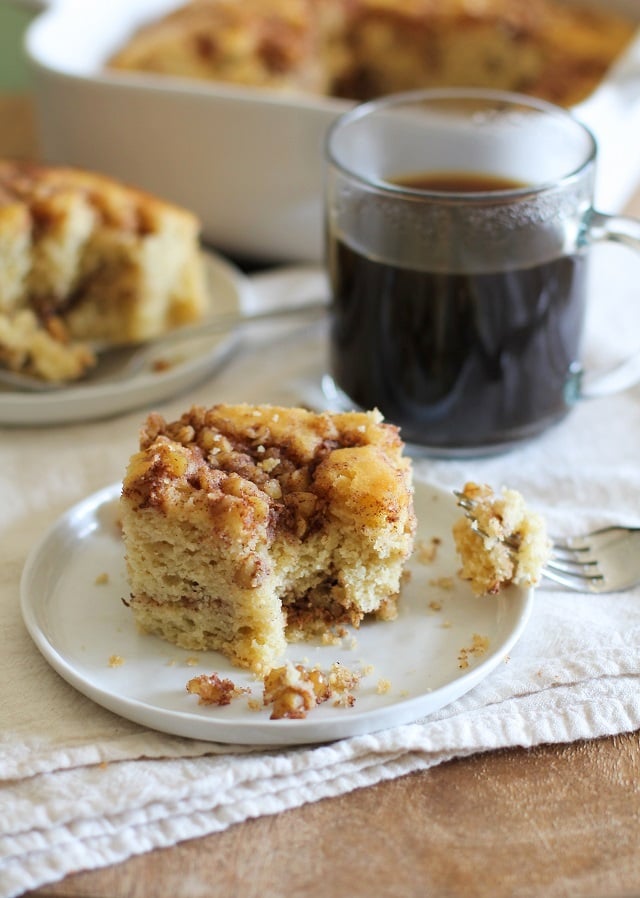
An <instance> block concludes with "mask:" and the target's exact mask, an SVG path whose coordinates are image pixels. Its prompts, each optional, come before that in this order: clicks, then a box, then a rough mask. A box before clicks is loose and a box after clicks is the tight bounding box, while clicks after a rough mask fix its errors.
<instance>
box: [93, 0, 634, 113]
mask: <svg viewBox="0 0 640 898" xmlns="http://www.w3.org/2000/svg"><path fill="white" fill-rule="evenodd" d="M636 29H637V23H634V22H631V21H628V20H626V19H624V18H621V17H620V16H618V15H616V14H615V13H614V12H612V11H611V10H609V9H606V8H605V7H604V5H602V6H600V7H599V8H596V7H595V6H594V5H593V4H588V3H580V4H577V3H570V2H567V0H564V2H563V0H322V2H319V0H191V2H187V3H183V4H180V5H179V7H178V8H177V9H176V10H174V11H172V12H171V13H169V14H168V15H167V16H165V17H162V18H160V19H158V20H156V21H151V22H148V23H147V24H146V25H144V26H143V27H142V28H141V29H140V30H139V31H138V32H137V33H135V34H133V35H132V36H131V37H130V39H129V41H128V42H127V43H126V45H125V46H123V47H122V48H121V49H120V50H119V51H118V52H117V53H116V54H115V55H114V56H113V58H112V59H111V60H110V61H109V66H110V67H111V68H114V69H122V70H134V71H146V72H156V73H164V74H173V75H179V76H184V77H197V78H205V79H209V80H214V81H221V82H230V83H235V84H242V85H248V86H254V87H269V88H274V89H277V90H286V91H298V92H299V91H307V92H312V93H316V94H326V95H330V96H336V97H343V98H348V99H355V100H367V99H370V98H372V97H375V96H379V95H382V94H388V93H392V92H396V91H404V90H412V89H415V88H420V87H443V86H464V87H490V88H497V89H503V90H511V91H519V92H523V93H528V94H531V95H535V96H539V97H542V98H545V99H548V100H551V101H553V102H556V103H559V104H560V105H564V106H571V105H574V104H576V103H578V102H579V101H581V100H583V99H584V98H585V97H586V96H588V95H589V94H590V93H591V92H592V91H593V89H594V88H595V87H596V86H597V84H598V83H599V82H600V81H601V79H602V78H603V77H604V75H605V73H606V72H607V70H608V69H609V68H610V66H611V65H612V63H613V62H614V60H616V59H617V58H618V57H619V56H620V54H621V53H622V51H623V50H624V48H625V47H626V46H627V45H628V44H629V42H630V41H631V39H632V37H633V36H634V34H635V32H636Z"/></svg>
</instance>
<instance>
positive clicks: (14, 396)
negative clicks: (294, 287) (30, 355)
mask: <svg viewBox="0 0 640 898" xmlns="http://www.w3.org/2000/svg"><path fill="white" fill-rule="evenodd" d="M203 257H204V260H205V266H206V274H207V279H208V286H209V293H210V296H211V315H212V316H215V315H225V314H227V313H232V312H240V311H246V310H247V307H248V306H249V305H250V304H251V302H250V299H249V296H250V292H251V285H250V282H249V280H248V278H246V277H245V276H244V275H243V274H242V273H241V272H240V271H239V270H238V269H237V268H235V267H234V266H233V265H231V263H229V262H227V261H226V260H225V259H223V258H222V257H221V256H218V255H216V254H215V253H212V252H209V251H207V252H204V253H203ZM238 339H239V337H238V334H237V333H230V334H225V335H221V336H208V337H203V338H199V339H190V340H188V341H185V342H184V343H180V344H179V345H178V346H177V347H175V348H172V349H171V350H168V349H166V348H165V349H160V350H159V351H158V356H159V357H160V358H162V359H163V360H164V361H168V362H169V367H167V368H165V369H164V370H159V371H154V370H152V369H151V367H150V366H147V367H145V368H143V369H142V370H141V371H140V372H139V373H138V374H136V375H135V376H134V377H131V378H129V379H127V380H117V379H115V380H108V377H109V376H110V375H113V374H116V375H117V369H116V370H114V371H107V370H106V369H105V375H104V380H103V381H101V380H100V379H99V378H98V377H96V378H94V379H93V380H88V381H87V382H85V383H82V384H76V385H74V386H70V387H66V388H64V389H61V390H56V391H50V392H43V393H26V392H20V391H16V390H11V389H9V388H3V387H0V424H9V425H23V426H24V425H26V426H42V425H47V424H68V423H71V422H74V421H87V420H91V419H94V420H95V419H97V418H106V417H108V416H109V415H115V414H122V413H124V412H128V411H131V410H133V409H135V408H140V407H141V406H143V405H150V404H153V403H154V402H160V401H162V400H165V399H168V398H170V397H171V396H173V395H175V394H177V393H179V392H181V391H182V390H184V389H186V388H187V387H189V386H191V385H192V384H194V383H197V382H198V381H200V380H202V379H204V377H206V376H207V375H208V374H211V373H213V371H215V370H216V368H217V367H219V366H220V365H221V364H222V362H223V361H224V360H225V359H226V358H227V357H228V355H229V354H230V353H231V352H232V351H233V349H234V348H235V347H236V346H237V343H238ZM152 361H153V355H151V356H150V362H152Z"/></svg>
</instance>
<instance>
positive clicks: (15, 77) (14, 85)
mask: <svg viewBox="0 0 640 898" xmlns="http://www.w3.org/2000/svg"><path fill="white" fill-rule="evenodd" d="M33 16H34V12H33V10H31V9H27V8H25V7H22V6H20V5H18V4H14V3H7V2H5V0H0V91H5V92H23V91H26V90H28V89H29V72H28V68H27V64H26V60H25V58H24V53H23V50H22V39H23V37H24V32H25V30H26V27H27V25H28V24H29V22H30V21H31V19H32V18H33Z"/></svg>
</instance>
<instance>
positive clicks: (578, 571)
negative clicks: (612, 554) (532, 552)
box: [544, 559, 604, 580]
mask: <svg viewBox="0 0 640 898" xmlns="http://www.w3.org/2000/svg"><path fill="white" fill-rule="evenodd" d="M544 570H545V571H556V572H557V573H559V574H571V575H572V576H573V577H579V578H581V579H585V580H604V577H603V575H602V573H601V572H600V566H599V564H598V562H597V561H586V562H581V561H564V560H556V559H551V561H548V562H547V563H546V565H545V567H544Z"/></svg>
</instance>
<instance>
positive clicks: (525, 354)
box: [324, 89, 640, 456]
mask: <svg viewBox="0 0 640 898" xmlns="http://www.w3.org/2000/svg"><path fill="white" fill-rule="evenodd" d="M596 154H597V150H596V142H595V140H594V138H593V136H592V134H591V132H590V131H589V130H588V129H587V128H585V127H584V126H583V125H582V124H581V123H580V122H578V121H577V120H576V119H575V118H574V117H573V116H572V115H571V114H570V113H568V112H566V111H565V110H563V109H560V108H557V107H555V106H552V105H550V104H548V103H545V102H542V101H538V100H535V99H531V98H528V97H524V96H519V95H516V94H509V93H502V92H496V91H485V90H471V89H469V90H466V89H450V90H447V89H444V90H426V91H417V92H412V93H407V94H397V95H394V96H388V97H386V98H383V99H380V100H375V101H373V102H370V103H365V104H363V105H361V106H357V107H355V108H354V109H352V110H351V111H349V112H347V113H346V114H344V115H343V116H342V117H341V118H339V119H338V120H337V121H336V122H335V123H334V125H333V126H332V128H331V129H330V131H329V134H328V138H327V180H326V229H327V230H326V234H327V237H326V239H327V246H326V252H327V265H328V271H329V277H330V284H331V295H332V297H331V332H330V375H329V376H327V377H325V379H324V387H325V394H326V395H327V396H328V398H329V399H330V400H331V401H332V402H333V403H334V404H338V405H342V406H343V407H350V408H354V407H361V408H374V407H377V408H379V409H380V411H381V412H382V413H383V415H384V416H385V418H386V419H387V420H388V421H391V422H393V423H395V424H398V425H400V427H401V428H402V436H403V438H404V440H405V441H406V442H408V443H411V444H414V445H415V446H418V447H422V448H423V449H424V450H425V451H427V452H431V453H433V454H437V455H442V456H464V455H482V454H488V453H492V452H496V451H500V450H503V449H505V448H508V447H509V446H512V445H514V444H517V443H519V442H521V441H523V440H528V439H530V438H532V437H534V436H536V435H538V434H539V433H541V432H542V431H543V430H544V429H546V428H547V427H548V426H550V425H551V424H553V423H555V422H557V421H559V420H560V419H561V418H563V417H564V416H565V415H566V414H567V412H568V411H569V409H570V408H571V406H572V405H573V404H575V403H576V402H577V401H578V400H579V399H581V398H583V397H584V396H586V395H587V393H586V391H585V389H584V378H583V374H584V372H583V369H582V366H581V364H580V350H581V339H582V333H583V327H584V319H585V303H586V292H587V290H586V287H587V267H588V257H589V251H590V247H591V246H592V245H593V244H594V243H596V242H598V241H616V242H620V243H624V244H627V245H629V246H630V247H633V248H635V249H637V250H640V222H639V221H636V220H634V219H631V218H624V217H620V216H618V217H616V216H608V215H604V214H602V213H600V212H597V211H595V210H594V208H593V188H594V178H595V167H596ZM639 263H640V258H639ZM635 367H636V368H637V367H638V366H637V365H636V366H635ZM637 375H638V371H636V370H634V366H633V364H631V365H627V367H626V368H623V369H621V370H620V372H619V377H613V378H610V379H609V380H607V381H606V382H605V380H604V379H602V380H601V382H600V383H598V382H597V380H596V381H595V382H594V386H593V394H594V395H596V394H604V393H606V392H607V391H613V390H614V389H619V388H621V387H626V386H629V383H630V382H631V381H632V380H633V381H634V382H635V381H636V380H637V379H638V376H637ZM603 377H604V376H603Z"/></svg>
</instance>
